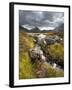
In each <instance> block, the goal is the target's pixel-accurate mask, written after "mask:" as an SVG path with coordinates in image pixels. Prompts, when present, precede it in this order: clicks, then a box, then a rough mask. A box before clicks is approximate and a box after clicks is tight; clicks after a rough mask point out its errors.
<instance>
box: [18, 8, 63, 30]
mask: <svg viewBox="0 0 72 90" xmlns="http://www.w3.org/2000/svg"><path fill="white" fill-rule="evenodd" d="M62 23H64V13H63V12H48V11H24V10H20V11H19V24H20V25H22V26H25V27H26V28H28V29H31V28H34V27H39V28H40V29H43V28H51V29H53V28H56V27H58V26H60V25H61V24H62Z"/></svg>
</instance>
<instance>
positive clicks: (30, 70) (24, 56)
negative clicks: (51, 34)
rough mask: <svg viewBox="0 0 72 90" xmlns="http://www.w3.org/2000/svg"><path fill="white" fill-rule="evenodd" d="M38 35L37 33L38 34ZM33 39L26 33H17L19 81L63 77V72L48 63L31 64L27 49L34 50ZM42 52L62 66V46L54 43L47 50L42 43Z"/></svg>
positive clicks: (38, 61)
mask: <svg viewBox="0 0 72 90" xmlns="http://www.w3.org/2000/svg"><path fill="white" fill-rule="evenodd" d="M38 34H39V33H38ZM33 41H34V38H33V37H31V36H29V35H28V34H27V33H26V32H24V31H22V30H20V32H19V79H31V78H50V77H63V76H64V72H63V70H59V69H55V68H53V67H52V66H51V65H50V64H48V63H43V62H41V61H40V60H37V61H36V62H34V63H32V60H31V58H30V56H29V49H31V48H34V46H35V44H34V42H33ZM41 48H42V49H43V51H46V52H48V53H49V55H50V56H49V58H50V57H51V59H52V60H55V61H56V62H58V63H60V64H62V65H63V64H64V57H63V56H64V46H63V44H61V43H55V44H52V45H49V46H48V50H47V48H46V47H45V45H44V43H42V44H41ZM51 59H50V60H51Z"/></svg>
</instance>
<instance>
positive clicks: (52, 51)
mask: <svg viewBox="0 0 72 90" xmlns="http://www.w3.org/2000/svg"><path fill="white" fill-rule="evenodd" d="M48 52H49V55H50V56H51V60H52V61H53V60H54V61H55V62H57V63H58V64H60V65H62V66H63V65H64V45H63V44H60V43H55V44H53V45H49V46H48Z"/></svg>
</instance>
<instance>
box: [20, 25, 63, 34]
mask: <svg viewBox="0 0 72 90" xmlns="http://www.w3.org/2000/svg"><path fill="white" fill-rule="evenodd" d="M19 28H20V30H23V31H25V32H29V33H46V32H64V24H61V25H60V26H58V27H56V28H55V29H54V30H40V29H39V28H38V27H35V28H32V29H31V30H28V29H27V28H24V27H22V26H19Z"/></svg>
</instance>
